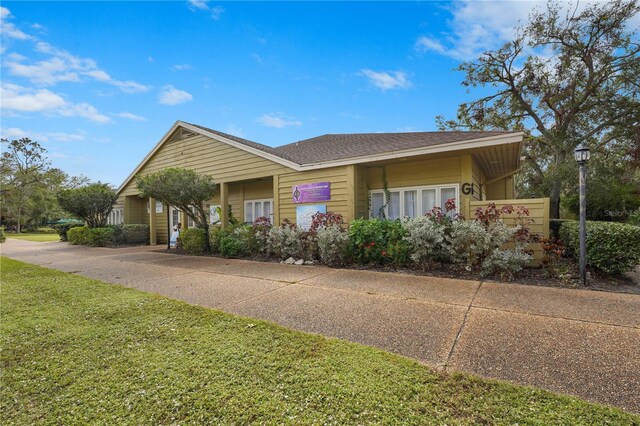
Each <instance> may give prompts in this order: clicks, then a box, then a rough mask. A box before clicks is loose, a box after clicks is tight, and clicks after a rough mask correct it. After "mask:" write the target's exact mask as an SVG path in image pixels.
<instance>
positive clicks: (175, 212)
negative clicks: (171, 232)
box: [169, 207, 180, 229]
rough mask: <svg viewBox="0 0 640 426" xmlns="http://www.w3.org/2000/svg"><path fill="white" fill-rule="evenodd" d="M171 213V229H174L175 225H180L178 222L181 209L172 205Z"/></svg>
mask: <svg viewBox="0 0 640 426" xmlns="http://www.w3.org/2000/svg"><path fill="white" fill-rule="evenodd" d="M169 213H170V216H171V223H170V225H171V229H173V227H174V226H178V223H179V222H180V210H178V209H176V208H175V207H171V208H170V209H169Z"/></svg>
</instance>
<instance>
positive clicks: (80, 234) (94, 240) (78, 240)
mask: <svg viewBox="0 0 640 426" xmlns="http://www.w3.org/2000/svg"><path fill="white" fill-rule="evenodd" d="M67 238H68V239H69V244H72V245H82V246H91V247H109V246H112V245H113V228H111V227H104V228H88V227H86V226H77V227H75V228H71V229H69V231H67Z"/></svg>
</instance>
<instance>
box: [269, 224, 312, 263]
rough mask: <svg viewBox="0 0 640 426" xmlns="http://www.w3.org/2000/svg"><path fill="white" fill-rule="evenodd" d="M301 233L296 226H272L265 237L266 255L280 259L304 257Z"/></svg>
mask: <svg viewBox="0 0 640 426" xmlns="http://www.w3.org/2000/svg"><path fill="white" fill-rule="evenodd" d="M302 234H303V232H302V231H301V230H300V229H299V228H298V227H297V226H295V225H294V226H291V225H283V226H279V227H277V226H274V227H273V228H271V229H270V230H269V236H268V237H267V253H269V255H271V256H275V257H277V258H280V259H283V260H284V259H288V258H289V257H295V258H297V259H299V258H303V257H304V251H303V245H302Z"/></svg>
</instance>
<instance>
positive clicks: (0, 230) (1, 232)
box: [0, 226, 7, 243]
mask: <svg viewBox="0 0 640 426" xmlns="http://www.w3.org/2000/svg"><path fill="white" fill-rule="evenodd" d="M6 240H7V236H6V235H5V232H4V226H0V243H4V242H5V241H6Z"/></svg>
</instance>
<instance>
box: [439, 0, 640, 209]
mask: <svg viewBox="0 0 640 426" xmlns="http://www.w3.org/2000/svg"><path fill="white" fill-rule="evenodd" d="M639 13H640V7H639V5H638V1H637V0H616V1H612V2H607V3H591V4H589V5H587V6H586V7H585V8H584V9H583V10H582V11H581V12H578V11H577V4H575V5H567V3H561V4H558V3H554V2H549V3H548V4H547V7H546V10H544V11H535V12H533V13H532V14H531V15H530V18H529V22H528V23H527V24H526V25H524V26H522V27H521V28H519V29H518V31H517V34H516V36H515V38H514V40H513V41H511V42H508V43H506V44H505V45H504V46H503V47H501V48H500V49H498V50H495V51H488V52H485V53H483V54H482V55H481V56H480V57H479V58H478V59H476V60H474V61H470V62H465V63H463V64H462V65H460V67H459V70H461V71H463V72H464V73H465V74H466V75H465V79H464V81H463V85H465V86H467V87H470V88H483V91H484V92H485V93H486V91H487V90H488V91H489V94H487V95H486V96H482V97H480V98H479V99H477V100H475V101H472V102H469V103H464V104H462V105H460V107H459V108H458V114H457V118H456V120H445V119H444V118H443V117H438V124H439V127H440V128H441V129H443V130H444V129H473V130H484V129H502V130H520V131H524V132H525V134H526V138H525V156H526V162H525V170H524V171H523V173H522V174H521V179H520V180H519V189H520V190H521V191H523V192H528V193H529V194H531V193H538V194H539V195H545V196H549V197H550V198H551V217H552V218H559V215H560V197H561V195H562V194H563V193H567V192H570V191H571V190H573V189H575V186H574V185H575V176H576V169H575V167H576V166H575V161H574V160H573V150H574V148H575V147H576V146H577V145H578V144H579V143H580V142H585V143H587V144H588V145H589V146H590V147H591V148H592V150H593V151H594V152H596V153H597V152H601V151H608V150H609V147H610V145H612V144H615V145H617V146H618V147H622V150H621V151H620V152H621V155H622V157H621V158H620V161H626V162H627V164H628V166H629V167H637V164H638V163H637V161H636V162H633V161H632V159H633V157H634V156H635V158H636V160H637V156H638V152H637V151H638V144H640V132H639V131H638V128H639V127H638V126H639V124H640V95H639V94H640V45H639V44H638V33H637V31H638V25H637V19H638V14H639ZM634 20H635V23H634ZM634 153H635V154H634Z"/></svg>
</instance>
